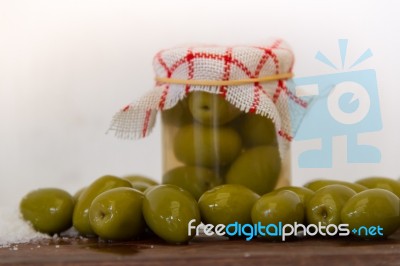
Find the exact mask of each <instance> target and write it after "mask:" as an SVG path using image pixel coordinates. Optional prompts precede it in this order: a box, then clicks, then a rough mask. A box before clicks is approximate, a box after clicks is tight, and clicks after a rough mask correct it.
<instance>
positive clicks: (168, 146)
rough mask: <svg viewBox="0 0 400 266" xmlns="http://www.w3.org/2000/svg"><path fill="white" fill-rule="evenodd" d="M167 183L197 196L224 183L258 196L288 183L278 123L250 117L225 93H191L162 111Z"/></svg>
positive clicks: (251, 114)
mask: <svg viewBox="0 0 400 266" xmlns="http://www.w3.org/2000/svg"><path fill="white" fill-rule="evenodd" d="M161 117H162V138H163V139H162V145H163V173H164V174H163V180H162V181H163V183H170V184H175V185H178V186H180V187H182V188H184V189H187V190H188V191H190V192H191V193H192V194H193V195H194V196H195V198H197V199H198V198H199V197H200V196H201V194H202V193H203V192H205V191H206V190H208V189H210V188H212V187H214V186H216V185H219V184H225V183H233V184H242V185H244V186H246V187H249V188H250V189H252V190H253V191H255V192H257V193H258V194H260V195H263V194H265V193H268V192H270V191H272V190H273V189H274V188H276V187H277V185H279V186H284V185H289V179H288V176H282V175H281V173H282V172H284V171H283V169H282V168H283V166H282V163H281V158H280V154H279V148H278V142H277V133H276V130H275V125H274V123H273V122H272V120H271V119H269V118H268V117H266V116H261V115H257V114H254V113H246V112H244V111H241V110H240V109H238V108H236V107H235V106H233V105H232V104H230V103H229V102H228V101H226V100H225V99H224V98H223V96H222V95H221V94H214V93H210V92H205V91H193V92H190V93H188V95H187V96H186V97H185V98H183V99H182V100H180V101H179V102H178V104H177V105H176V106H174V107H173V108H171V109H169V110H164V111H163V112H162V116H161Z"/></svg>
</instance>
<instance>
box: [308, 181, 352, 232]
mask: <svg viewBox="0 0 400 266" xmlns="http://www.w3.org/2000/svg"><path fill="white" fill-rule="evenodd" d="M354 195H356V192H355V191H354V190H352V189H351V188H349V187H347V186H343V185H328V186H325V187H323V188H321V189H319V190H317V191H316V192H315V194H314V195H313V196H312V197H311V198H310V200H309V201H308V204H307V206H306V217H307V222H308V223H310V224H316V225H318V223H319V222H320V223H321V224H322V225H323V226H327V225H329V224H335V225H339V224H340V223H341V217H340V213H341V211H342V208H343V206H344V205H345V203H346V202H347V201H348V200H349V199H350V198H351V197H353V196H354Z"/></svg>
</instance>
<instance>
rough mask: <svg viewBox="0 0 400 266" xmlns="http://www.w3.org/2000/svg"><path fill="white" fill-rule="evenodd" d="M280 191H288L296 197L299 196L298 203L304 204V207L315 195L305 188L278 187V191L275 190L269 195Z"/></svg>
mask: <svg viewBox="0 0 400 266" xmlns="http://www.w3.org/2000/svg"><path fill="white" fill-rule="evenodd" d="M282 190H290V191H293V192H294V193H296V194H297V196H299V198H300V201H301V202H302V203H303V204H304V206H307V205H308V201H309V200H310V198H311V197H312V196H313V195H314V194H315V192H314V191H312V190H311V189H308V188H305V187H295V186H286V187H280V188H278V189H275V190H274V191H272V192H271V193H278V192H280V191H282Z"/></svg>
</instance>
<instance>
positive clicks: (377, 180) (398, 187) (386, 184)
mask: <svg viewBox="0 0 400 266" xmlns="http://www.w3.org/2000/svg"><path fill="white" fill-rule="evenodd" d="M356 183H357V184H360V185H362V186H365V187H367V188H382V189H386V190H389V191H391V192H393V193H394V194H396V195H397V197H400V182H399V181H397V180H394V179H391V178H387V177H378V176H374V177H367V178H363V179H360V180H358V181H356Z"/></svg>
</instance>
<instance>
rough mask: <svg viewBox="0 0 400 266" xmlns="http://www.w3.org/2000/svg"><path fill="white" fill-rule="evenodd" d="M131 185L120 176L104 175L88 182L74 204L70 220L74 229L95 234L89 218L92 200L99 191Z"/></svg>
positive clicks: (82, 232) (81, 232)
mask: <svg viewBox="0 0 400 266" xmlns="http://www.w3.org/2000/svg"><path fill="white" fill-rule="evenodd" d="M117 187H130V188H131V187H132V185H131V183H130V182H129V181H127V180H124V179H122V178H119V177H116V176H111V175H105V176H102V177H100V178H98V179H96V180H95V181H94V182H93V183H92V184H90V185H89V186H88V187H87V188H86V189H85V190H84V191H83V192H82V194H81V195H80V197H79V199H78V202H77V203H76V204H75V208H74V213H73V217H72V222H73V225H74V227H75V229H76V230H77V231H78V232H79V233H80V234H82V235H87V236H90V235H95V233H94V231H93V229H92V227H91V225H90V220H89V207H90V205H91V204H92V201H93V200H94V199H95V198H96V197H97V196H98V195H100V194H101V193H103V192H105V191H107V190H110V189H113V188H117Z"/></svg>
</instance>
